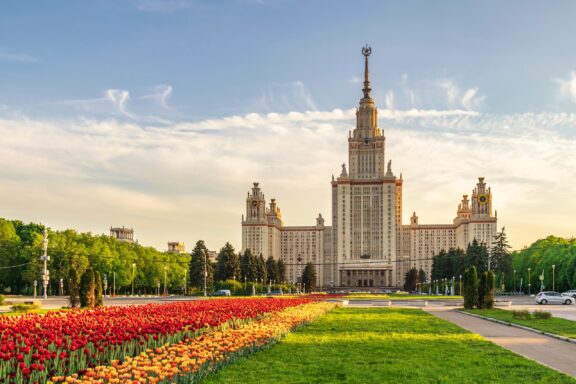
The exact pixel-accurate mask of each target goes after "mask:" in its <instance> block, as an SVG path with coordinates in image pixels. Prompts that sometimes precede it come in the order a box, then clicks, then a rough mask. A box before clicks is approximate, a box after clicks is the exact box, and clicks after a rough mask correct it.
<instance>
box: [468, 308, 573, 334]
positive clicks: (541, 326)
mask: <svg viewBox="0 0 576 384" xmlns="http://www.w3.org/2000/svg"><path fill="white" fill-rule="evenodd" d="M466 312H470V313H474V314H476V315H481V316H486V317H491V318H493V319H497V320H503V321H507V322H509V323H514V324H520V325H523V326H526V327H530V328H534V329H537V330H539V331H544V332H550V333H554V334H556V335H560V336H565V337H570V338H573V339H576V321H572V320H566V319H561V318H558V317H553V318H551V319H530V320H518V319H515V318H513V317H512V312H511V311H507V310H504V309H469V310H466Z"/></svg>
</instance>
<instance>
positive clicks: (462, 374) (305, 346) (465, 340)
mask: <svg viewBox="0 0 576 384" xmlns="http://www.w3.org/2000/svg"><path fill="white" fill-rule="evenodd" d="M202 383H203V384H217V383H218V384H221V383H230V384H232V383H234V384H236V383H251V384H254V383H358V384H360V383H454V384H462V383H469V384H476V383H503V384H504V383H505V384H509V383H543V384H544V383H546V384H548V383H555V384H562V383H572V384H574V383H576V380H575V379H574V378H571V377H569V376H566V375H564V374H561V373H559V372H557V371H554V370H552V369H549V368H546V367H544V366H542V365H540V364H538V363H535V362H533V361H531V360H528V359H525V358H523V357H521V356H519V355H516V354H514V353H512V352H510V351H508V350H506V349H504V348H501V347H499V346H497V345H495V344H493V343H491V342H489V341H487V340H486V339H484V338H482V337H481V336H479V335H475V334H472V333H470V332H468V331H465V330H463V329H462V328H459V327H457V326H455V325H453V324H451V323H449V322H447V321H444V320H441V319H439V318H437V317H435V316H432V315H430V314H428V313H426V312H423V311H421V310H418V309H396V308H373V309H372V308H338V309H336V310H334V311H332V312H330V313H329V314H327V315H326V316H323V317H321V318H320V319H318V320H317V321H316V322H314V323H312V324H310V325H309V326H306V327H303V328H301V329H300V330H298V331H297V332H293V333H291V334H289V335H288V336H287V337H286V338H285V339H283V340H282V341H281V342H280V343H278V344H277V345H275V346H274V347H273V348H270V349H269V350H267V351H264V352H259V353H257V354H255V355H252V356H251V357H249V358H246V359H241V360H238V361H237V362H236V363H235V364H234V365H231V366H228V367H226V368H223V369H222V370H221V371H219V372H217V373H215V374H213V375H210V376H209V377H207V378H206V379H205V380H204V381H202Z"/></svg>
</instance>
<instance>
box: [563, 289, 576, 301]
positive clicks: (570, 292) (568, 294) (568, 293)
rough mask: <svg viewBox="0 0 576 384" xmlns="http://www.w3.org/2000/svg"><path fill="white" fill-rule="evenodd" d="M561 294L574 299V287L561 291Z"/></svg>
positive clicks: (575, 296) (575, 295)
mask: <svg viewBox="0 0 576 384" xmlns="http://www.w3.org/2000/svg"><path fill="white" fill-rule="evenodd" d="M562 296H570V297H573V298H575V299H576V289H571V290H569V291H566V292H562Z"/></svg>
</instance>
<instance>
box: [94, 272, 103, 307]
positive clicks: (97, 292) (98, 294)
mask: <svg viewBox="0 0 576 384" xmlns="http://www.w3.org/2000/svg"><path fill="white" fill-rule="evenodd" d="M94 278H95V279H96V286H95V289H94V306H95V307H103V306H104V297H103V296H102V290H103V289H102V277H101V276H100V272H98V271H96V273H95V275H94Z"/></svg>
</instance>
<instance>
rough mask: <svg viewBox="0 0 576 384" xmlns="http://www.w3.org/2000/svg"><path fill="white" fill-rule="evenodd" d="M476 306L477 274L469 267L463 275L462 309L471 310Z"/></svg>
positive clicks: (474, 268)
mask: <svg viewBox="0 0 576 384" xmlns="http://www.w3.org/2000/svg"><path fill="white" fill-rule="evenodd" d="M477 305H478V274H477V273H476V267H475V266H471V267H470V268H468V269H467V270H466V272H465V273H464V308H466V309H472V308H474V307H475V306H477Z"/></svg>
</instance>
